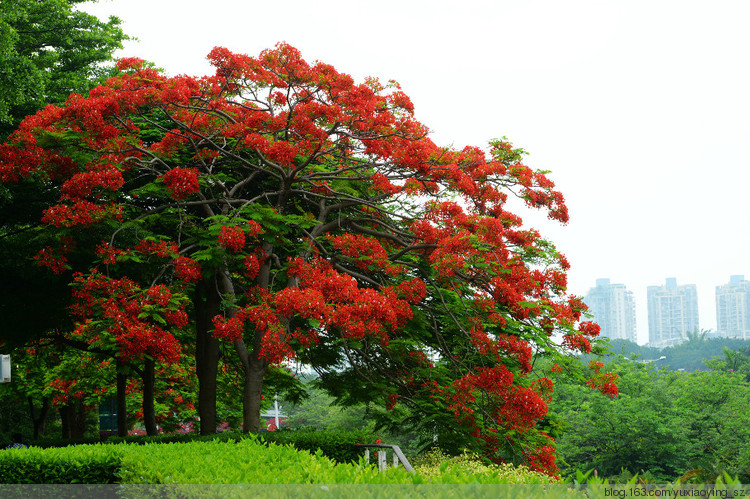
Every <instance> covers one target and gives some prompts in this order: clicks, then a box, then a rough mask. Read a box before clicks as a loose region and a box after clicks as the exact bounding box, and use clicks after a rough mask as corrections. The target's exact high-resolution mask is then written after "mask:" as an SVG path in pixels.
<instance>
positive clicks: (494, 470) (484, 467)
mask: <svg viewBox="0 0 750 499" xmlns="http://www.w3.org/2000/svg"><path fill="white" fill-rule="evenodd" d="M411 465H412V466H413V467H414V471H415V472H416V473H419V474H420V475H422V476H423V477H425V478H427V479H428V480H430V481H431V482H432V483H455V482H443V480H444V479H445V477H450V479H451V480H453V479H455V478H456V477H459V476H473V477H476V478H477V479H478V480H480V482H482V481H486V483H509V484H510V483H514V484H549V483H557V481H556V480H555V479H553V478H551V477H549V476H548V475H545V474H543V473H539V472H537V471H532V470H530V469H529V468H527V467H525V466H513V465H512V464H487V463H484V462H482V460H481V459H480V458H479V457H478V456H476V455H472V454H469V453H464V454H462V455H460V456H454V457H449V456H446V455H445V454H444V453H443V452H442V451H441V450H440V449H433V450H431V451H430V452H428V453H426V454H423V455H422V456H419V457H418V458H415V459H413V460H412V462H411Z"/></svg>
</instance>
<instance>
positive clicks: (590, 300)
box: [583, 279, 637, 342]
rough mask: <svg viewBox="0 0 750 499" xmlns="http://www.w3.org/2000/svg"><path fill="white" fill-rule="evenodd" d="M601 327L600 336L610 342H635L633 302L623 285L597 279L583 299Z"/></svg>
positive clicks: (629, 292) (631, 296)
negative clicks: (619, 340) (620, 340)
mask: <svg viewBox="0 0 750 499" xmlns="http://www.w3.org/2000/svg"><path fill="white" fill-rule="evenodd" d="M583 301H584V303H586V306H588V307H589V312H591V313H592V314H593V315H594V317H593V319H592V320H593V321H594V322H596V323H597V324H599V326H600V327H601V330H602V332H601V335H602V336H606V337H608V338H609V339H611V340H614V339H624V340H629V341H632V342H636V341H637V336H636V328H635V300H634V299H633V293H632V292H631V291H628V289H627V288H626V287H625V285H624V284H612V283H611V282H610V281H609V279H597V280H596V287H595V288H591V289H590V290H589V292H588V294H587V295H586V297H585V298H584V299H583Z"/></svg>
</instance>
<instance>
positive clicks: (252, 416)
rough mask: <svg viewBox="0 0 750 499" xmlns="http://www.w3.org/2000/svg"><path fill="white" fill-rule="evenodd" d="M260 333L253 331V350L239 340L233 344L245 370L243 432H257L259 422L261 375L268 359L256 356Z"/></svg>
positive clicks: (258, 348)
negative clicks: (248, 349)
mask: <svg viewBox="0 0 750 499" xmlns="http://www.w3.org/2000/svg"><path fill="white" fill-rule="evenodd" d="M261 338H262V334H261V333H260V332H256V333H255V338H254V345H253V352H252V353H250V352H248V351H247V348H246V347H245V342H244V341H242V340H240V341H238V342H236V343H235V344H234V346H235V349H236V350H237V354H238V355H239V357H240V361H241V362H242V367H243V368H244V370H245V378H244V383H243V387H242V431H243V433H258V432H259V431H260V428H261V424H260V404H261V395H262V393H263V377H264V376H265V375H266V372H267V371H268V361H266V360H265V359H262V358H260V357H259V356H258V353H259V352H260V341H261Z"/></svg>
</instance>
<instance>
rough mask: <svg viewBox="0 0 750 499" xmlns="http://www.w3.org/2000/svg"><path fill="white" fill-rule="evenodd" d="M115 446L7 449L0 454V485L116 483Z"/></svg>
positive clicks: (118, 463)
mask: <svg viewBox="0 0 750 499" xmlns="http://www.w3.org/2000/svg"><path fill="white" fill-rule="evenodd" d="M121 458H122V450H121V449H119V448H117V447H116V446H103V445H82V446H77V447H68V448H54V449H41V448H39V447H30V448H28V449H7V450H4V451H2V452H0V483H118V482H119V481H120V471H121Z"/></svg>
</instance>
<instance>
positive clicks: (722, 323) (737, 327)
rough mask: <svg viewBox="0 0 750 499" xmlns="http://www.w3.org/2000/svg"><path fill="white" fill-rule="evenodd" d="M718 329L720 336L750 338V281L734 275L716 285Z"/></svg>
mask: <svg viewBox="0 0 750 499" xmlns="http://www.w3.org/2000/svg"><path fill="white" fill-rule="evenodd" d="M716 331H717V333H718V334H719V335H720V336H726V337H731V338H743V339H750V281H746V280H745V276H742V275H733V276H730V278H729V283H728V284H724V285H722V286H716Z"/></svg>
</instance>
